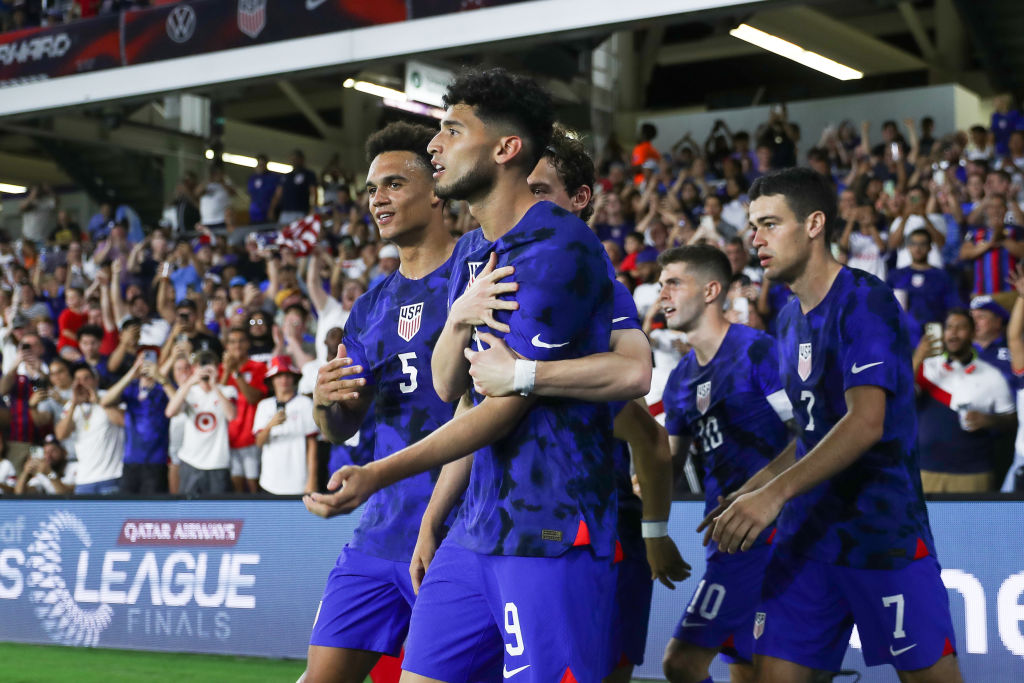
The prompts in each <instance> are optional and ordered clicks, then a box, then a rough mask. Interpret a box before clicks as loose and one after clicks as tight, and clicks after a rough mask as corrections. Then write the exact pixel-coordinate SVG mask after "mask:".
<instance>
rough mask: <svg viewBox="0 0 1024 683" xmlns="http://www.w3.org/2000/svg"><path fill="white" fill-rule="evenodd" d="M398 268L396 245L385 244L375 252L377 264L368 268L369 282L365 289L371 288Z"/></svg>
mask: <svg viewBox="0 0 1024 683" xmlns="http://www.w3.org/2000/svg"><path fill="white" fill-rule="evenodd" d="M397 270H398V247H396V246H395V245H393V244H385V245H384V246H383V247H381V248H380V251H379V252H377V264H376V265H375V266H374V267H373V268H372V269H370V273H369V278H370V284H369V286H368V287H367V289H373V288H374V287H376V286H377V285H379V284H380V283H381V282H383V281H384V279H385V278H386V277H388V276H389V275H391V274H392V273H394V272H395V271H397Z"/></svg>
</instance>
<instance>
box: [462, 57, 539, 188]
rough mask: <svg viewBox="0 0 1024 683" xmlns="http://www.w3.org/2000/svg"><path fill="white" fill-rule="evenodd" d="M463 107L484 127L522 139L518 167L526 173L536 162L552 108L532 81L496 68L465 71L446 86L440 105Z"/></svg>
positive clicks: (537, 85)
mask: <svg viewBox="0 0 1024 683" xmlns="http://www.w3.org/2000/svg"><path fill="white" fill-rule="evenodd" d="M456 104H466V105H469V106H471V107H473V111H474V113H475V114H476V115H477V117H478V118H479V119H480V120H481V121H483V122H484V124H485V125H488V126H491V125H493V126H500V127H502V128H504V129H507V130H508V131H509V132H511V133H515V134H516V135H518V136H519V137H520V138H521V139H522V140H523V152H522V154H521V156H522V159H523V161H522V165H523V166H524V167H525V170H526V172H527V173H529V172H530V171H532V170H533V167H534V166H536V165H537V162H538V161H540V157H541V155H542V154H543V153H544V148H545V147H547V145H548V141H549V140H550V139H551V129H552V126H553V125H554V123H555V105H554V103H553V102H552V101H551V95H549V94H548V93H547V91H545V90H544V89H543V88H542V87H540V85H539V84H538V83H537V82H536V81H534V80H533V79H532V78H529V77H527V76H522V75H520V74H514V73H511V72H509V71H507V70H505V69H502V68H500V67H498V68H493V69H487V70H480V69H467V70H465V71H462V72H460V73H459V75H458V76H457V77H456V78H455V80H454V81H452V83H451V85H449V86H448V91H447V92H445V94H444V106H445V107H452V106H454V105H456Z"/></svg>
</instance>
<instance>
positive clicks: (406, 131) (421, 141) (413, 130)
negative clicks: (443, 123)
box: [366, 121, 437, 173]
mask: <svg viewBox="0 0 1024 683" xmlns="http://www.w3.org/2000/svg"><path fill="white" fill-rule="evenodd" d="M436 133H437V131H436V130H434V129H433V128H429V127H427V126H424V125H422V124H419V123H406V122H405V121H393V122H391V123H389V124H388V125H386V126H384V127H383V128H381V129H380V130H378V131H377V132H376V133H374V134H373V135H371V136H370V137H369V138H367V140H366V161H367V163H371V162H372V161H373V160H374V159H375V158H377V156H379V155H381V154H383V153H384V152H412V153H413V154H415V155H416V158H417V159H419V160H420V161H421V162H422V163H423V166H424V168H426V169H427V171H428V172H429V173H433V170H434V166H433V164H432V163H431V161H430V153H429V152H428V151H427V147H429V146H430V141H431V140H432V139H433V138H434V135H435V134H436Z"/></svg>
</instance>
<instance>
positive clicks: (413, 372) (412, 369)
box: [398, 351, 420, 394]
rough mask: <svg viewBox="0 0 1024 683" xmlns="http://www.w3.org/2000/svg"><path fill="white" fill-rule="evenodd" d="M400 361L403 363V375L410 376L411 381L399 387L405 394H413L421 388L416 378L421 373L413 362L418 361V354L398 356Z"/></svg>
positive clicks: (401, 354)
mask: <svg viewBox="0 0 1024 683" xmlns="http://www.w3.org/2000/svg"><path fill="white" fill-rule="evenodd" d="M398 360H400V361H402V374H403V375H408V376H409V381H408V382H402V383H401V384H399V385H398V388H399V389H401V390H402V393H403V394H411V393H412V392H414V391H416V387H418V386H419V383H417V382H416V377H417V375H419V374H420V371H419V370H417V369H416V366H415V365H413V364H412V361H414V360H416V352H415V351H410V352H409V353H400V354H398Z"/></svg>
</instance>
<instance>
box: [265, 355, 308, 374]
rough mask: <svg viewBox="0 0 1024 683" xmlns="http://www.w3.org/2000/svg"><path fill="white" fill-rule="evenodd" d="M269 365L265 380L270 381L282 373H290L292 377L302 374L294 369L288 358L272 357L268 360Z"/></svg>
mask: <svg viewBox="0 0 1024 683" xmlns="http://www.w3.org/2000/svg"><path fill="white" fill-rule="evenodd" d="M269 365H270V369H269V370H267V374H266V375H265V376H266V378H267V379H270V378H271V377H273V376H275V375H280V374H281V373H282V372H290V373H291V374H293V375H301V374H302V373H301V372H299V369H298V368H297V367H295V364H294V363H293V362H292V359H291V357H289V356H274V357H273V358H271V359H270V363H269Z"/></svg>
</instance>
